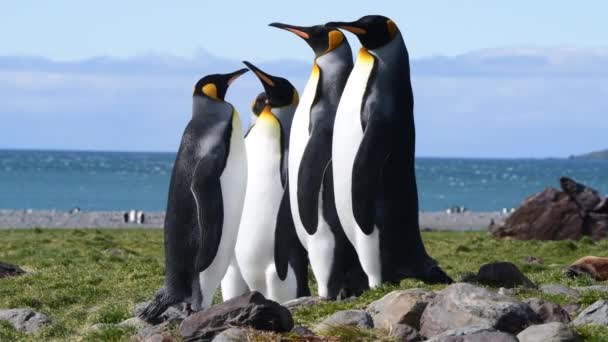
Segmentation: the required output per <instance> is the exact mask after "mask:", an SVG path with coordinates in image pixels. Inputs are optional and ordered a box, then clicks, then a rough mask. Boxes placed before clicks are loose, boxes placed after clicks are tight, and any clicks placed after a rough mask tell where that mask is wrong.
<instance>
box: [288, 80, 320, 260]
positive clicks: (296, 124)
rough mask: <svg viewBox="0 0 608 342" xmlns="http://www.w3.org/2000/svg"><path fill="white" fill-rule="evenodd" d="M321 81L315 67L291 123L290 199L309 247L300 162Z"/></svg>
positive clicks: (295, 219)
mask: <svg viewBox="0 0 608 342" xmlns="http://www.w3.org/2000/svg"><path fill="white" fill-rule="evenodd" d="M318 83H319V71H318V69H313V72H312V74H311V75H310V78H309V80H308V83H307V84H306V87H305V88H304V93H303V95H302V98H301V100H300V104H299V105H298V108H297V109H296V112H295V114H294V117H293V122H292V124H291V136H290V140H289V160H288V166H289V168H288V173H289V179H290V182H289V188H290V192H289V199H290V203H291V214H292V216H293V220H294V224H295V227H296V232H297V233H298V237H299V238H300V241H302V244H304V247H305V248H307V244H306V236H307V234H306V230H305V229H304V225H303V224H302V220H301V219H300V209H299V206H298V181H297V180H298V176H299V171H300V162H301V160H302V156H303V155H304V150H305V149H306V145H307V144H308V141H309V138H310V134H309V131H308V128H309V126H310V109H311V107H312V103H313V101H314V99H315V95H316V92H317V85H318Z"/></svg>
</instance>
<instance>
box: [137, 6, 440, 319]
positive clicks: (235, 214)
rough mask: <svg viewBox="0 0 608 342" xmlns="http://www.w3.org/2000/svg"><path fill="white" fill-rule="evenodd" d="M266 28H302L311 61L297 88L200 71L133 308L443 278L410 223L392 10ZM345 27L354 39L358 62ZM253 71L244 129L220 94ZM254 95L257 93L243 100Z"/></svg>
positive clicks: (401, 54)
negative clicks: (152, 282) (140, 303)
mask: <svg viewBox="0 0 608 342" xmlns="http://www.w3.org/2000/svg"><path fill="white" fill-rule="evenodd" d="M270 26H273V27H276V28H279V29H283V30H286V31H289V32H291V33H293V34H295V35H297V36H298V37H300V38H302V39H303V40H304V41H305V42H306V43H307V44H308V45H309V46H310V48H311V49H312V50H313V52H314V61H313V64H312V71H311V74H310V76H309V79H308V82H307V84H306V86H305V88H304V91H303V93H302V98H300V96H299V94H298V91H297V90H296V89H295V88H294V87H293V85H292V84H291V83H290V82H289V81H288V80H286V79H285V78H281V77H278V76H274V75H271V74H269V73H267V72H265V71H262V70H261V69H260V68H258V67H256V66H255V65H253V64H251V63H249V62H244V63H245V65H246V66H247V68H248V69H241V70H237V71H235V72H232V73H229V74H214V75H209V76H205V77H203V78H202V79H200V80H199V81H198V82H197V83H196V85H195V87H194V93H193V99H192V101H193V106H192V118H191V119H190V122H189V123H188V125H187V126H186V129H185V131H184V133H183V136H182V140H181V144H180V147H179V150H178V153H177V157H176V160H175V164H174V167H173V173H172V176H171V182H170V186H169V193H168V203H167V211H166V217H165V224H164V240H165V280H164V285H163V287H162V288H161V289H159V290H158V291H157V292H156V294H155V296H154V299H153V300H152V302H151V303H150V304H149V305H148V306H147V307H146V308H145V309H144V310H143V311H142V313H141V314H140V316H141V317H142V318H143V319H145V320H146V321H149V322H156V321H157V320H158V317H159V316H160V315H161V314H162V313H163V312H164V311H165V310H166V309H167V308H168V307H169V306H171V305H176V304H180V303H183V304H185V305H186V309H187V310H188V311H189V312H194V311H199V310H204V309H206V308H209V307H210V306H211V305H212V301H213V296H214V293H215V291H216V290H217V289H218V287H220V285H221V291H222V298H223V300H227V299H230V298H233V297H235V296H238V295H240V294H243V293H245V292H247V291H259V292H260V293H262V294H263V295H264V296H266V297H267V298H269V299H271V300H274V301H277V302H280V303H282V302H285V301H288V300H291V299H295V298H297V297H301V296H307V295H310V289H309V287H308V286H309V285H308V266H309V264H310V266H311V268H312V272H313V274H314V276H315V278H316V284H317V292H318V294H319V295H320V296H322V297H326V298H328V299H341V298H346V297H351V296H353V295H354V296H357V295H360V294H361V293H362V292H363V291H365V290H367V289H368V288H370V287H376V286H379V285H380V284H382V283H385V282H398V281H400V280H401V279H403V278H408V277H413V278H418V279H421V280H423V281H427V282H431V283H437V282H443V283H450V282H452V279H451V278H450V277H449V276H448V275H447V274H446V273H445V272H444V271H443V270H442V269H441V268H440V267H439V266H438V265H437V263H436V261H435V260H433V259H432V258H431V257H430V256H429V255H428V254H427V253H426V250H425V248H424V244H423V242H422V238H421V235H420V231H419V224H418V193H417V186H416V176H415V172H414V155H415V129H414V113H413V109H414V106H413V103H414V99H413V92H412V86H411V81H410V70H409V56H408V52H407V49H406V47H405V43H404V41H403V36H402V34H401V32H400V31H399V29H398V28H397V25H396V24H395V23H394V22H393V21H392V20H391V19H389V18H386V17H383V16H379V15H372V16H365V17H362V18H361V19H359V20H357V21H354V22H330V23H327V24H325V25H316V26H295V25H288V24H282V23H273V24H270ZM341 30H344V31H347V32H350V33H353V34H355V36H356V37H357V38H358V39H359V41H360V42H361V45H362V47H361V49H360V50H359V52H358V54H357V57H356V62H355V63H354V64H353V57H352V52H351V48H350V45H349V44H348V41H347V39H346V37H345V35H344V34H343V33H342V31H341ZM248 70H251V71H252V73H253V74H254V75H255V76H256V77H257V79H258V80H259V81H260V82H261V84H262V86H263V88H264V92H262V93H260V94H259V95H257V96H256V97H255V99H254V101H253V103H252V106H251V116H250V123H249V128H248V130H247V133H246V134H245V135H243V134H242V128H241V120H240V116H239V114H238V112H237V111H236V109H235V108H234V106H232V105H231V104H230V103H228V102H226V101H225V100H224V98H225V96H226V92H227V90H228V87H229V85H230V84H231V83H232V82H233V81H234V80H235V79H237V78H238V77H239V76H241V75H242V74H244V73H245V72H247V71H248ZM252 97H253V96H252Z"/></svg>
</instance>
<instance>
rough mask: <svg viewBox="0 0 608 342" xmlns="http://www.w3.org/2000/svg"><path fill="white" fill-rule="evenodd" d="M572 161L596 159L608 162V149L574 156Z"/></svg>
mask: <svg viewBox="0 0 608 342" xmlns="http://www.w3.org/2000/svg"><path fill="white" fill-rule="evenodd" d="M570 158H571V159H596V160H608V149H605V150H601V151H595V152H590V153H585V154H581V155H578V156H572V157H570Z"/></svg>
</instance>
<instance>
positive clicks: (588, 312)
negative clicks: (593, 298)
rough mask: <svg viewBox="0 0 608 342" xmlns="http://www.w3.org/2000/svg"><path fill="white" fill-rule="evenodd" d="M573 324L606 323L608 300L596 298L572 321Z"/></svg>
mask: <svg viewBox="0 0 608 342" xmlns="http://www.w3.org/2000/svg"><path fill="white" fill-rule="evenodd" d="M572 324H574V325H575V326H577V327H578V326H581V325H585V324H597V325H608V301H605V300H598V301H597V302H595V303H593V304H591V305H590V306H589V307H587V308H586V309H585V310H583V312H581V313H580V314H579V315H578V317H576V319H575V320H574V321H573V322H572Z"/></svg>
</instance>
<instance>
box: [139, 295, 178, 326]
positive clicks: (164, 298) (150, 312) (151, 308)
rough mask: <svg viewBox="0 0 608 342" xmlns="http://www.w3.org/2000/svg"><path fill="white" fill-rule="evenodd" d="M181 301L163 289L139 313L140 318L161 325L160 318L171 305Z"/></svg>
mask: <svg viewBox="0 0 608 342" xmlns="http://www.w3.org/2000/svg"><path fill="white" fill-rule="evenodd" d="M179 302H180V300H179V299H178V298H176V297H175V296H171V295H170V294H169V293H168V291H167V290H166V288H164V287H163V288H161V289H160V290H158V292H156V294H155V295H154V299H153V300H152V302H150V304H148V306H147V307H146V308H145V309H143V310H142V311H141V312H140V313H139V315H138V316H139V318H141V319H143V320H144V321H146V322H148V323H152V324H157V323H159V317H160V315H162V314H163V313H164V312H165V311H166V310H167V309H168V308H169V307H170V306H171V305H174V304H178V303H179Z"/></svg>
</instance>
